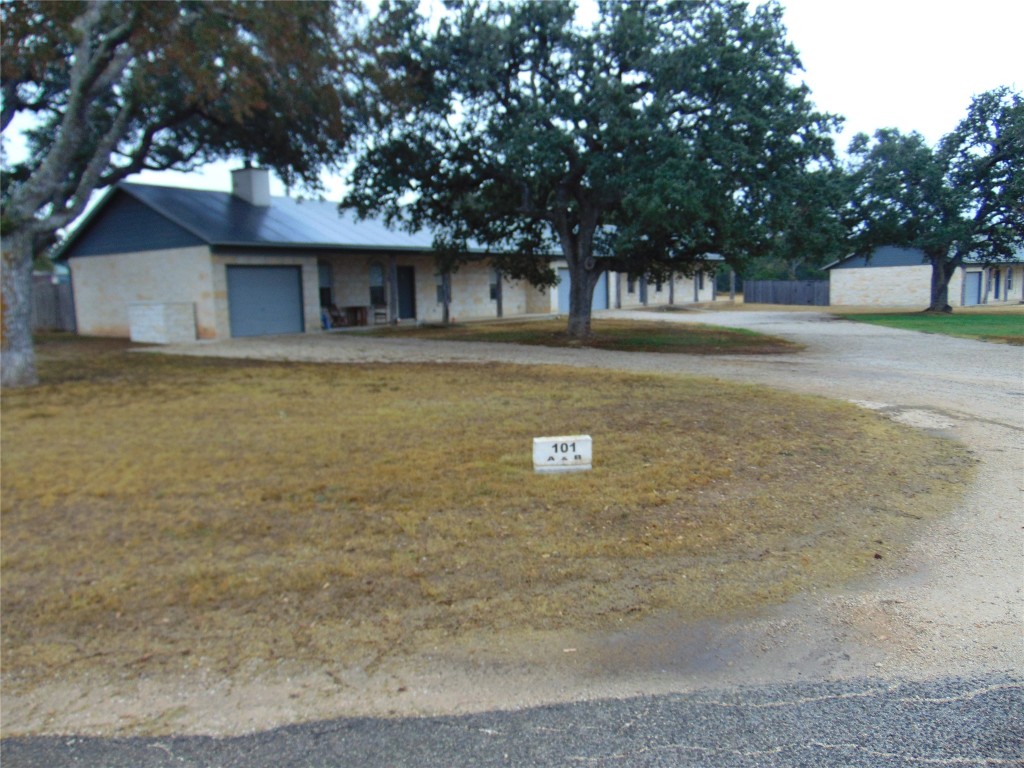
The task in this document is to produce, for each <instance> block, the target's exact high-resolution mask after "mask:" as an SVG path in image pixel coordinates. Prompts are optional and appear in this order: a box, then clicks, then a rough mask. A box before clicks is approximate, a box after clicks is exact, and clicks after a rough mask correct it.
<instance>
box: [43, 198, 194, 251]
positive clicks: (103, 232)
mask: <svg viewBox="0 0 1024 768" xmlns="http://www.w3.org/2000/svg"><path fill="white" fill-rule="evenodd" d="M202 244H203V240H202V239H201V238H200V237H198V236H197V235H196V234H195V233H193V232H191V231H189V230H188V229H187V228H185V227H182V226H181V225H180V224H178V223H177V222H175V221H173V220H171V219H170V218H168V217H167V216H164V215H163V214H162V213H161V212H160V211H158V210H155V209H153V208H152V207H150V206H148V205H146V204H145V203H143V202H141V201H139V200H137V199H136V198H134V197H133V196H131V195H129V194H126V193H125V192H123V191H122V190H120V189H117V188H115V189H114V190H113V191H112V193H111V194H110V195H109V196H108V197H107V198H106V199H105V200H104V201H102V202H101V203H100V205H99V206H98V207H97V210H96V211H95V215H92V216H89V217H88V218H87V219H86V220H85V222H84V223H83V224H82V226H81V227H79V229H78V230H77V232H75V234H74V235H73V237H72V239H70V240H69V241H68V242H67V243H66V244H65V245H64V246H63V247H62V248H61V251H60V253H59V256H58V258H60V259H67V258H71V257H73V256H99V255H104V254H113V253H134V252H139V251H153V250H163V249H166V248H188V247H191V246H196V245H202Z"/></svg>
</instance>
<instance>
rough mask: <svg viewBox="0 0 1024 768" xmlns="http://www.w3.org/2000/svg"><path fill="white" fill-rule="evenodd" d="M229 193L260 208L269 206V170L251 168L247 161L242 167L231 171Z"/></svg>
mask: <svg viewBox="0 0 1024 768" xmlns="http://www.w3.org/2000/svg"><path fill="white" fill-rule="evenodd" d="M231 194H233V195H234V196H235V197H237V198H239V199H241V200H245V202H247V203H249V204H250V205H256V206H259V207H260V208H267V207H269V206H270V171H269V170H267V169H266V168H253V167H252V166H250V165H249V164H248V163H246V164H245V167H244V168H240V169H239V170H237V171H232V172H231Z"/></svg>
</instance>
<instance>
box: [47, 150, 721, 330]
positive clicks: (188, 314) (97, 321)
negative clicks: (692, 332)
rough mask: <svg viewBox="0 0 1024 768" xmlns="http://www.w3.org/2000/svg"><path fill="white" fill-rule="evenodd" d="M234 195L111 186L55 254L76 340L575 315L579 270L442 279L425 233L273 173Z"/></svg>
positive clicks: (256, 174) (472, 273) (621, 298)
mask: <svg viewBox="0 0 1024 768" xmlns="http://www.w3.org/2000/svg"><path fill="white" fill-rule="evenodd" d="M232 186H233V189H232V192H231V193H230V194H229V193H226V192H212V191H203V190H194V189H178V188H172V187H160V186H152V185H143V184H132V183H124V182H122V183H121V184H118V185H117V186H116V187H114V188H113V189H111V190H110V191H109V192H108V193H107V195H106V196H105V197H104V198H103V200H102V201H101V202H100V203H99V205H97V207H96V208H95V209H94V210H93V211H92V213H91V214H90V215H89V216H88V217H87V218H86V220H85V221H84V222H83V223H82V224H81V225H80V226H79V227H78V228H77V229H76V230H75V232H74V233H73V234H72V235H71V236H70V237H69V239H68V240H67V241H66V242H65V243H64V244H63V245H62V247H61V249H60V251H59V253H58V256H57V258H58V260H61V261H67V263H68V264H69V266H70V269H71V280H72V286H73V289H74V296H75V311H76V319H77V326H78V332H79V333H81V334H85V335H96V336H121V337H129V338H131V339H133V340H135V341H145V342H154V343H169V342H180V341H186V340H194V339H223V338H228V337H232V336H255V335H264V334H275V333H305V332H314V331H319V330H321V329H322V328H325V327H339V326H351V325H370V324H375V323H387V322H399V321H414V322H441V321H442V320H444V317H445V299H446V298H447V300H448V301H447V310H448V317H449V318H451V319H455V320H459V321H463V320H477V319H485V318H494V317H498V316H502V317H514V316H519V315H535V314H541V315H543V314H559V313H566V312H568V291H567V288H568V270H564V271H560V274H562V276H563V279H562V283H561V284H560V285H559V286H558V287H556V288H555V289H552V290H550V291H547V290H539V289H536V288H534V287H533V286H531V285H529V284H528V283H526V282H524V281H512V280H508V279H506V278H504V277H502V276H500V275H498V274H497V273H496V271H495V270H494V268H493V267H492V265H491V263H490V261H489V260H488V259H487V256H486V253H485V252H484V251H483V250H482V249H481V250H480V251H479V252H478V253H477V258H476V259H475V260H473V261H472V262H471V263H469V264H467V265H465V266H463V267H461V268H460V269H458V270H457V271H456V272H454V273H453V274H451V275H447V276H442V275H439V274H438V270H437V264H436V259H435V256H434V252H433V250H432V238H431V236H430V234H429V233H427V232H417V233H409V232H403V231H395V230H392V229H389V228H387V227H386V226H384V224H383V223H381V222H379V221H375V220H367V219H364V220H357V219H356V218H355V217H354V216H353V215H351V214H342V213H339V211H338V207H337V205H336V204H335V203H330V202H324V201H316V200H299V199H292V198H288V197H273V198H272V197H271V195H270V180H269V174H268V172H267V171H266V170H263V169H253V168H246V169H242V170H239V171H235V172H234V173H233V174H232ZM553 259H554V257H553ZM561 263H562V264H563V265H564V262H561ZM558 265H559V262H558V261H557V259H554V260H553V266H555V267H557V266H558ZM713 282H714V281H713V280H711V279H710V278H709V277H708V276H706V275H704V274H699V275H698V276H697V278H695V280H689V279H684V278H678V279H677V280H676V281H673V284H672V285H671V286H668V285H665V286H658V289H659V290H657V291H651V290H648V287H647V286H646V285H644V286H643V288H642V291H641V283H640V281H630V280H627V279H626V278H625V276H623V277H622V278H621V279H620V278H619V276H618V275H617V274H615V273H606V274H605V275H604V276H603V277H602V282H601V285H600V286H599V290H598V291H597V292H596V293H595V300H594V306H595V307H598V308H605V307H618V306H639V305H643V304H667V303H670V301H671V302H672V303H688V302H691V301H705V300H710V299H711V298H713V295H714V293H713V292H714V288H713V286H712V283H713ZM563 298H564V302H563ZM563 303H564V306H563Z"/></svg>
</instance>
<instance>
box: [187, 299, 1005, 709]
mask: <svg viewBox="0 0 1024 768" xmlns="http://www.w3.org/2000/svg"><path fill="white" fill-rule="evenodd" d="M599 314H605V315H609V316H615V317H619V318H636V319H643V320H652V319H657V320H661V321H664V322H688V323H693V322H696V323H711V324H715V325H721V326H727V327H736V328H749V329H752V330H755V331H759V332H763V333H768V334H773V335H777V336H782V337H784V338H787V339H790V340H793V341H796V342H799V343H801V344H803V345H805V350H804V351H802V352H800V353H797V354H791V355H782V356H766V357H751V356H735V357H734V356H725V357H699V356H685V355H658V354H635V353H615V352H602V351H596V350H586V349H578V350H567V349H555V348H544V347H525V346H511V345H507V344H486V343H467V342H424V341H417V340H411V339H381V338H376V337H367V336H363V335H360V334H358V333H345V334H324V335H310V336H302V337H277V338H259V339H237V340H232V341H228V342H216V343H211V344H202V345H189V346H184V347H177V348H169V349H167V351H168V352H180V353H186V354H203V355H217V356H231V357H255V358H264V359H280V360H303V361H321V362H398V361H445V362H479V361H503V362H513V363H524V364H535V363H540V364H560V365H570V366H581V367H598V368H612V369H621V370H628V371H643V372H658V373H669V374H695V375H700V376H709V377H713V378H721V379H729V380H735V381H741V382H752V383H759V384H765V385H769V386H772V387H778V388H782V389H787V390H792V391H795V392H802V393H810V394H817V395H824V396H828V397H833V398H841V399H845V400H850V401H854V402H857V403H859V404H861V405H863V406H864V407H868V408H872V409H875V410H879V411H881V412H884V413H886V414H887V415H889V416H890V417H891V418H893V419H895V420H898V421H901V422H904V423H906V424H910V425H912V426H915V427H920V428H924V429H931V430H938V431H940V432H941V433H943V434H946V435H949V436H952V437H954V438H956V439H958V440H961V441H963V442H964V443H965V444H966V445H968V446H969V447H970V449H971V450H972V452H973V453H974V454H975V456H976V457H977V459H978V460H979V462H980V467H979V471H978V473H977V476H976V480H975V482H974V483H973V485H972V486H971V488H970V489H969V490H968V492H967V495H966V498H965V501H964V503H963V505H962V506H961V507H960V508H958V509H957V510H955V512H954V513H953V514H952V515H951V516H950V517H948V518H947V519H945V520H944V521H942V522H940V523H938V524H936V525H934V526H933V527H932V528H931V530H930V531H929V532H928V533H927V535H926V536H924V537H923V538H922V539H921V540H920V541H919V542H918V543H917V545H916V547H915V548H914V550H913V551H912V553H911V556H910V558H909V559H908V560H907V561H906V562H904V563H901V564H899V565H898V566H891V567H890V570H889V571H888V573H887V574H886V576H885V577H884V578H881V579H877V580H873V581H870V582H866V583H863V584H859V585H855V586H854V587H851V588H849V589H847V590H844V591H843V592H842V593H840V594H814V595H808V596H805V597H803V598H801V599H800V600H797V601H795V602H793V603H791V604H790V605H788V606H786V607H785V608H783V609H782V610H780V611H779V612H777V613H776V614H774V615H772V616H769V617H765V618H763V619H759V620H755V621H746V622H742V623H739V624H733V625H728V626H714V627H704V628H701V629H700V631H699V632H697V633H696V637H695V635H694V632H693V631H688V632H680V628H679V627H675V626H671V625H658V624H652V625H646V626H642V627H640V628H638V629H637V630H636V631H634V632H631V633H628V634H626V635H623V636H622V637H620V638H617V639H616V643H615V644H614V648H612V649H611V650H609V649H604V653H606V654H607V658H606V660H605V661H604V662H603V663H596V664H595V666H596V669H597V672H596V673H593V677H594V679H589V680H586V681H579V680H576V681H574V683H573V690H563V691H561V692H559V691H557V690H555V691H553V690H550V688H551V686H550V685H547V684H545V680H544V679H538V680H531V681H529V684H528V685H524V689H529V690H530V691H532V692H533V693H532V694H528V693H523V694H522V696H523V701H522V703H535V702H536V701H544V700H552V699H559V698H571V697H572V696H574V695H578V694H583V695H590V696H592V695H603V694H609V693H615V694H619V693H636V692H644V693H653V692H660V691H670V690H679V689H680V688H681V687H682V688H684V689H692V688H693V687H694V686H695V684H696V685H699V684H731V683H749V682H752V681H754V682H756V681H780V680H793V681H796V680H807V679H829V678H837V677H853V676H858V675H868V674H871V675H875V674H883V675H887V676H900V677H904V676H909V677H911V678H920V677H926V676H930V675H939V674H963V675H972V674H976V673H980V672H990V671H993V670H1000V671H1005V672H1010V673H1013V674H1015V675H1021V674H1024V635H1022V628H1024V348H1021V347H1014V346H1009V345H1001V344H990V343H985V342H980V341H973V340H966V339H957V338H952V337H947V336H940V335H931V334H923V333H917V332H912V331H900V330H892V329H887V328H882V327H879V326H874V325H869V324H862V323H854V322H848V321H844V320H838V319H835V318H833V317H831V316H829V315H827V314H823V313H819V312H785V311H778V312H775V311H767V312H758V311H711V312H684V313H653V312H631V311H611V312H606V313H599ZM907 460H908V461H913V457H912V456H908V457H907ZM709 647H712V648H717V649H718V650H717V651H716V652H715V653H712V654H710V655H709V653H708V652H707V649H708V648H709ZM595 652H596V649H595ZM591 671H592V672H593V668H592V670H591ZM563 684H564V681H561V682H560V683H559V687H561V686H562V685H563ZM580 686H582V689H581V688H580ZM478 703H479V704H480V705H481V706H487V705H489V704H493V703H494V702H492V701H489V700H487V699H486V698H482V699H481V700H480V701H479V702H478ZM506 703H507V701H506Z"/></svg>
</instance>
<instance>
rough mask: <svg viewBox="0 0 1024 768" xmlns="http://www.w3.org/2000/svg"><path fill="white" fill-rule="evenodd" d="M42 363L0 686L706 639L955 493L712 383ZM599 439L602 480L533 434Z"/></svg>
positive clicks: (178, 363)
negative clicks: (553, 636)
mask: <svg viewBox="0 0 1024 768" xmlns="http://www.w3.org/2000/svg"><path fill="white" fill-rule="evenodd" d="M126 348H127V345H126V344H123V343H120V342H102V341H91V342H90V341H88V340H74V341H67V342H62V341H59V340H51V341H50V342H47V343H44V344H42V345H41V346H40V357H41V361H42V364H41V370H42V373H43V379H44V384H43V385H42V386H41V387H40V388H38V389H35V390H33V391H16V392H10V393H5V395H4V398H3V414H2V415H3V422H2V440H3V476H2V485H3V498H2V515H3V539H2V568H3V579H2V601H3V606H2V608H3V658H2V661H3V670H4V676H5V684H6V685H13V686H18V685H23V684H25V685H27V684H32V683H33V682H35V681H38V680H41V679H43V678H46V677H48V676H53V675H60V676H62V677H63V678H64V679H68V680H73V679H75V678H76V677H78V676H82V675H87V674H92V673H95V672H96V671H97V670H104V673H105V674H110V675H135V674H138V673H140V672H142V671H145V672H146V673H147V674H150V675H161V674H167V675H177V674H180V673H182V672H184V671H187V670H189V669H191V668H197V667H201V668H204V669H209V670H213V671H216V672H218V673H222V674H232V673H233V672H237V671H238V670H240V669H247V670H252V669H254V668H255V669H258V668H260V666H261V665H270V664H273V663H274V662H275V660H277V659H281V658H287V659H291V660H293V661H299V662H309V663H314V664H315V663H319V662H323V661H326V660H335V661H336V660H338V659H345V660H349V661H351V662H352V663H365V664H372V662H373V661H374V660H377V659H381V658H383V657H384V656H387V655H391V654H402V653H404V652H407V651H412V650H414V649H416V648H419V647H423V646H424V645H425V644H428V643H431V644H433V643H438V642H443V641H444V640H445V638H448V637H452V636H455V635H457V634H458V633H460V632H462V631H475V632H479V631H494V632H500V633H509V634H514V633H516V632H520V631H531V630H538V629H539V630H544V629H560V628H566V627H575V628H584V629H585V628H593V629H600V628H602V627H605V626H610V625H612V624H613V623H617V622H619V621H620V620H621V619H623V618H627V619H628V618H630V617H639V616H642V615H645V614H650V613H651V612H655V611H664V612H674V613H677V614H681V615H683V616H692V617H695V618H696V617H707V616H713V615H721V614H722V613H730V612H736V611H745V610H750V609H754V608H756V607H757V606H759V605H762V604H764V603H766V602H767V603H771V602H777V601H780V600H783V599H784V598H786V597H787V596H789V595H792V594H793V593H795V592H796V591H798V590H802V589H807V588H809V587H813V586H817V587H821V586H826V585H834V584H839V583H841V582H843V581H844V580H847V579H849V578H852V577H854V576H856V575H858V574H863V573H866V572H869V571H870V570H871V569H872V568H874V567H877V564H878V563H879V560H878V557H879V556H881V557H882V558H886V559H889V558H894V557H897V556H898V553H899V548H900V546H901V545H902V544H903V543H905V542H906V541H907V538H908V536H912V535H913V533H914V530H915V528H914V526H915V525H916V524H917V521H919V520H920V519H922V518H927V517H929V516H933V515H936V514H940V513H942V512H943V511H945V510H947V509H949V508H950V506H951V504H952V503H953V500H954V499H955V497H956V496H957V495H958V494H959V492H960V488H961V482H962V479H963V477H964V475H965V472H969V470H968V464H969V462H968V460H967V458H966V457H965V455H964V453H963V451H962V450H961V449H960V448H959V447H958V446H957V445H955V444H953V443H952V442H949V441H946V440H941V439H938V438H933V437H929V436H926V435H924V434H921V433H918V432H914V431H911V430H909V429H907V428H903V427H900V426H896V425H894V424H892V423H890V422H888V421H885V420H883V419H881V418H879V417H878V416H876V415H874V414H871V413H867V412H864V411H862V410H858V409H856V408H854V407H853V406H846V405H843V404H839V403H834V402H828V401H824V400H820V399H811V398H805V397H796V396H793V395H788V394H780V393H776V392H771V391H768V390H765V389H759V388H752V387H741V386H733V385H726V384H723V383H721V382H712V381H708V380H698V379H686V378H667V377H655V376H641V375H626V374H621V375H620V374H611V373H608V372H588V371H580V370H569V369H559V368H539V367H538V368H530V367H522V366H501V365H488V366H433V365H430V366H411V365H409V366H404V365H403V366H398V365H395V366H383V365H366V366H338V365H319V366H317V365H296V364H291V365H288V364H271V363H256V362H250V361H218V360H211V359H187V358H180V359H179V358H173V357H167V356H163V355H139V354H128V353H126V351H125V350H126ZM559 433H569V434H572V433H588V434H590V435H592V436H593V439H594V457H595V467H594V470H593V471H592V472H589V473H581V474H576V475H569V476H558V477H552V476H538V475H535V474H534V473H533V471H532V466H531V453H530V448H531V439H532V438H533V437H535V436H539V435H544V434H559Z"/></svg>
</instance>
